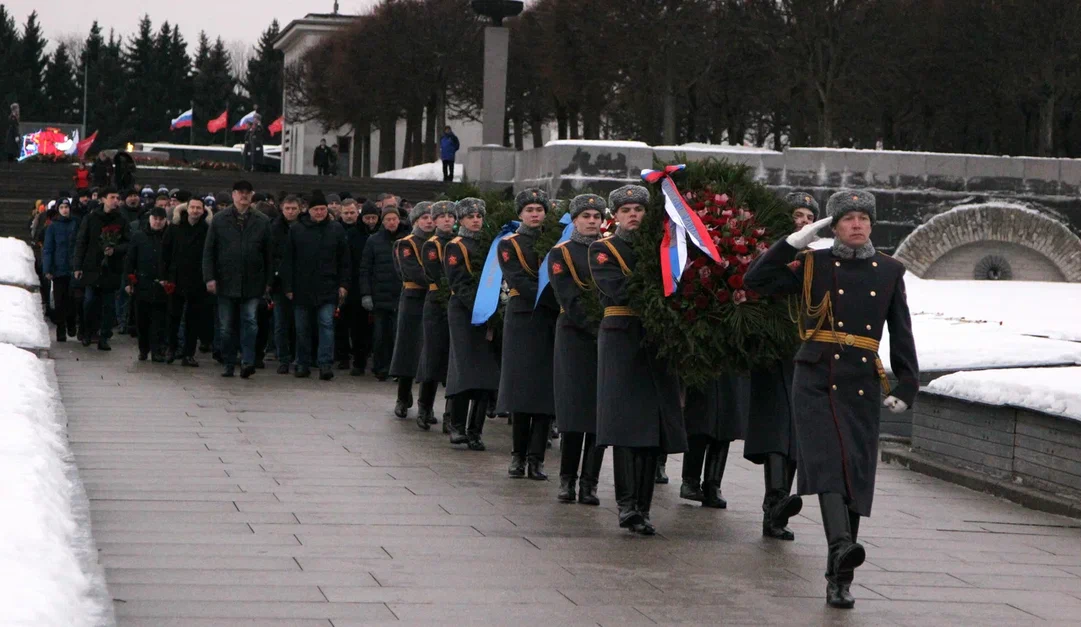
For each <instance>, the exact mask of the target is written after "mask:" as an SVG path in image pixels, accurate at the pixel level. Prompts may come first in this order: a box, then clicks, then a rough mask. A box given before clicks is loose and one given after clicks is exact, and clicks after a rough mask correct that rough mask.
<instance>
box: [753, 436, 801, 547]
mask: <svg viewBox="0 0 1081 627" xmlns="http://www.w3.org/2000/svg"><path fill="white" fill-rule="evenodd" d="M790 466H791V467H792V468H795V466H794V465H791V464H789V463H788V460H786V459H785V457H784V455H781V454H780V453H769V454H767V455H766V463H765V464H763V470H764V473H765V476H766V496H765V498H764V499H763V500H762V535H763V536H765V537H767V538H775V539H777V540H789V541H791V540H795V539H796V534H794V533H792V530H791V529H789V528H788V519H789V518H791V517H793V516H795V515H796V514H799V513H800V510H802V509H803V499H802V498H800V497H799V495H797V494H791V495H790V494H789V493H788V491H789V489H790V488H791V480H790V479H789V478H788V477H789V474H788V468H789V467H790Z"/></svg>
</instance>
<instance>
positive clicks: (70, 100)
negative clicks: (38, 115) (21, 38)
mask: <svg viewBox="0 0 1081 627" xmlns="http://www.w3.org/2000/svg"><path fill="white" fill-rule="evenodd" d="M44 85H45V97H46V106H45V112H44V116H43V119H44V120H46V121H49V122H76V121H77V120H76V115H77V114H76V111H78V108H79V96H80V95H81V93H80V92H79V85H78V84H77V83H76V82H75V70H74V68H73V67H72V65H71V57H69V56H68V47H67V45H65V44H60V45H59V46H57V47H56V51H55V52H53V56H52V57H51V58H50V59H49V64H48V66H47V67H46V68H45V83H44Z"/></svg>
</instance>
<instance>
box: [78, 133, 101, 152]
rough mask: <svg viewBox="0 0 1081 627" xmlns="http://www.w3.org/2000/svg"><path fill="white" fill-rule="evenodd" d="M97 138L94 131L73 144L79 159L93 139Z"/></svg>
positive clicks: (92, 143) (92, 142)
mask: <svg viewBox="0 0 1081 627" xmlns="http://www.w3.org/2000/svg"><path fill="white" fill-rule="evenodd" d="M97 138H98V132H97V131H94V133H93V134H92V135H91V136H90V137H87V138H86V139H84V140H83V141H81V142H79V143H78V144H76V145H75V150H76V151H78V153H79V158H80V159H82V158H83V157H85V156H86V151H88V150H90V146H92V145H94V140H96V139H97Z"/></svg>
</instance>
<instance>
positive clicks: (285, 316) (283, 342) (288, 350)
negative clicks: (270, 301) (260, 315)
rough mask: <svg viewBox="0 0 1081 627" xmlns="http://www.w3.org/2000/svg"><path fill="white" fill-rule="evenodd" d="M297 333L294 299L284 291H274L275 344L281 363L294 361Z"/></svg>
mask: <svg viewBox="0 0 1081 627" xmlns="http://www.w3.org/2000/svg"><path fill="white" fill-rule="evenodd" d="M295 333H296V323H295V322H294V321H293V301H291V300H289V299H288V298H286V297H285V293H284V292H274V344H276V345H277V349H278V362H279V363H283V364H289V363H292V361H293V356H294V355H293V348H294V347H295V346H296V339H295V338H296V335H295Z"/></svg>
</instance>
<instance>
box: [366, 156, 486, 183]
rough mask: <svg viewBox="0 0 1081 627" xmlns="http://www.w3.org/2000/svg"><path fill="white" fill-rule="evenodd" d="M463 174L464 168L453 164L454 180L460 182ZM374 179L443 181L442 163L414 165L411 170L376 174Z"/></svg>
mask: <svg viewBox="0 0 1081 627" xmlns="http://www.w3.org/2000/svg"><path fill="white" fill-rule="evenodd" d="M464 173H465V166H464V165H462V164H461V163H455V164H454V180H455V181H460V180H462V175H463V174H464ZM374 178H377V179H402V180H408V181H442V180H443V162H442V161H433V162H432V163H422V164H420V165H415V166H413V167H411V168H402V169H401V170H388V171H386V172H381V173H379V174H376V175H375V177H374Z"/></svg>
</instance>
